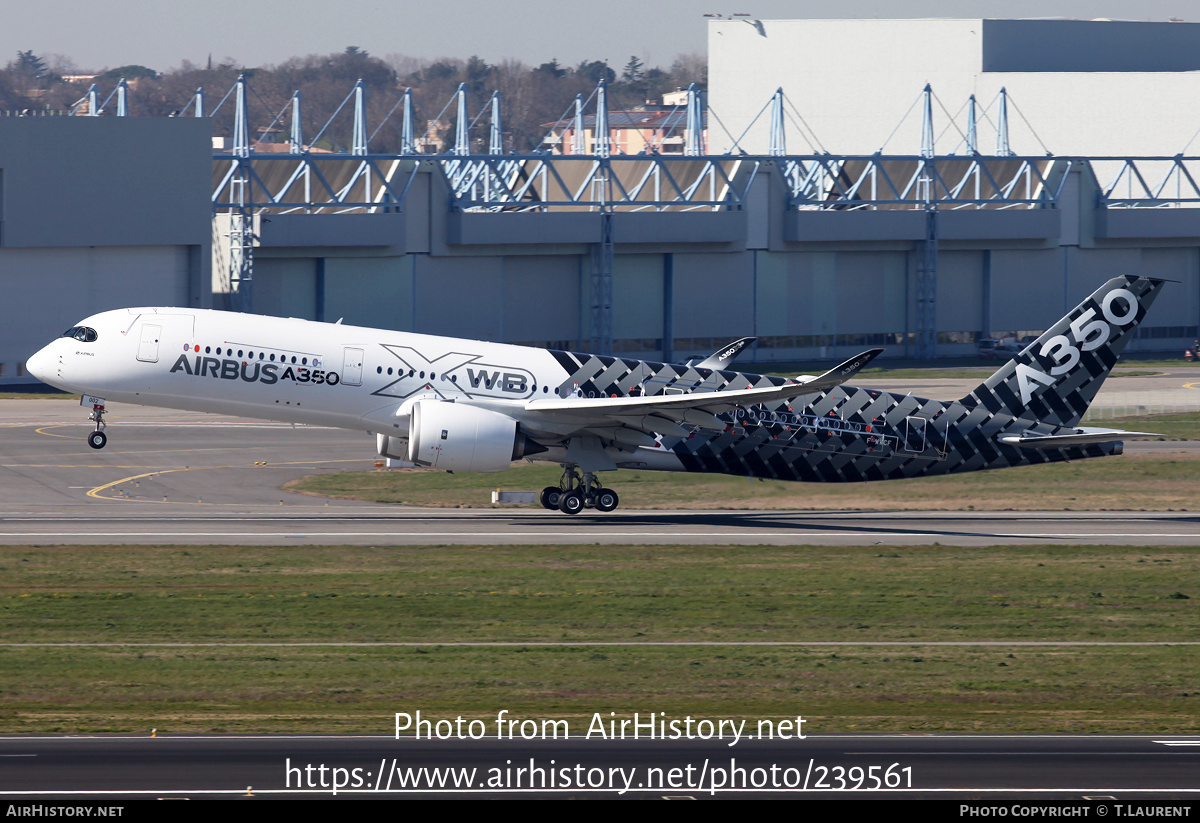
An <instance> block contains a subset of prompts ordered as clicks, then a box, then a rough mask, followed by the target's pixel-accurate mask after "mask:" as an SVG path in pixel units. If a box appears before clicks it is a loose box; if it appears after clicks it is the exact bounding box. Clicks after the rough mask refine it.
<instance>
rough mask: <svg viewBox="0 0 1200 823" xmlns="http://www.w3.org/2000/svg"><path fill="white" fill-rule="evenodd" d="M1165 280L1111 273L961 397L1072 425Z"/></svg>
mask: <svg viewBox="0 0 1200 823" xmlns="http://www.w3.org/2000/svg"><path fill="white" fill-rule="evenodd" d="M1164 283H1166V281H1165V280H1156V279H1153V278H1149V277H1133V276H1125V277H1114V278H1113V279H1112V280H1109V281H1108V282H1107V283H1105V284H1104V285H1103V286H1101V287H1100V288H1098V289H1096V291H1095V292H1093V293H1092V295H1091V296H1090V297H1088V298H1087V299H1086V300H1084V301H1083V302H1082V303H1080V304H1079V305H1078V306H1076V307H1075V308H1074V309H1072V310H1071V313H1070V314H1068V315H1067V316H1066V317H1064V318H1063V319H1062V320H1059V321H1058V322H1057V323H1055V324H1054V325H1053V326H1052V327H1051V328H1050V329H1048V330H1047V331H1046V332H1045V333H1044V334H1043V335H1042V336H1041V337H1039V338H1038V339H1037V340H1035V341H1034V342H1032V343H1030V344H1029V345H1028V346H1026V347H1025V348H1024V349H1023V350H1022V351H1021V352H1020V353H1019V354H1018V355H1017V356H1016V357H1014V358H1013V359H1012V360H1010V361H1009V362H1008V363H1006V364H1005V365H1004V366H1002V367H1001V368H1000V370H999V371H997V372H996V373H995V374H993V375H992V376H991V377H989V378H988V379H987V380H985V381H984V382H983V384H982V385H980V386H979V387H978V388H977V389H975V391H973V392H971V393H970V394H969V395H967V396H966V397H964V398H963V399H962V403H963V405H965V406H969V407H975V406H984V407H985V408H987V409H988V410H989V411H991V412H992V413H993V414H996V413H1007V414H1011V415H1013V416H1014V417H1021V418H1025V419H1028V420H1035V421H1039V422H1043V423H1050V424H1052V425H1055V426H1074V425H1076V424H1078V423H1079V420H1080V419H1081V418H1082V417H1083V414H1084V412H1086V411H1087V408H1088V406H1089V405H1090V404H1091V402H1092V400H1094V399H1095V397H1096V392H1098V391H1099V390H1100V386H1101V385H1102V384H1103V383H1104V378H1106V377H1108V373H1109V372H1110V371H1111V370H1112V367H1113V366H1114V365H1115V364H1116V362H1117V358H1118V357H1120V355H1121V352H1123V351H1124V350H1125V347H1126V346H1127V345H1129V341H1130V340H1132V339H1133V335H1134V331H1135V330H1136V329H1137V327H1138V324H1139V323H1141V322H1142V318H1143V317H1145V316H1146V310H1147V309H1149V308H1150V304H1151V303H1153V302H1154V298H1156V297H1157V296H1158V293H1159V291H1161V290H1162V287H1163V284H1164Z"/></svg>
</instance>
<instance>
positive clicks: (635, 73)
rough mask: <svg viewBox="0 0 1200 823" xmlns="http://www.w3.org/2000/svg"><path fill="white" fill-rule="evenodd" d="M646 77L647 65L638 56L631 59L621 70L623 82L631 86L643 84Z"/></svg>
mask: <svg viewBox="0 0 1200 823" xmlns="http://www.w3.org/2000/svg"><path fill="white" fill-rule="evenodd" d="M645 76H646V67H645V64H644V63H642V61H641V60H639V59H638V58H637V55H636V54H635V55H632V56H631V57H630V58H629V62H628V63H626V64H625V68H624V69H622V70H621V82H622V83H625V84H627V85H630V86H632V85H635V84H638V83H641V82H642V80H643V79H644V78H645Z"/></svg>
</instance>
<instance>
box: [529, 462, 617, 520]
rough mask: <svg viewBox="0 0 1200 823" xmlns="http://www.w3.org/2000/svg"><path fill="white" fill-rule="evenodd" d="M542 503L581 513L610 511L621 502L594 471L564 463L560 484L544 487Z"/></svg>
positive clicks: (541, 497)
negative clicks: (601, 482)
mask: <svg viewBox="0 0 1200 823" xmlns="http://www.w3.org/2000/svg"><path fill="white" fill-rule="evenodd" d="M539 499H540V501H541V504H542V506H543V507H544V508H547V509H558V510H559V511H560V512H563V513H564V514H579V513H580V512H581V511H583V510H584V509H596V510H597V511H602V512H610V511H612V510H613V509H615V508H616V507H617V506H618V505H620V503H621V498H620V497H619V496H617V493H616V492H615V491H613V490H612V489H606V488H604V487H602V486H601V485H600V483H599V481H598V480H596V475H595V473H594V472H586V473H584V472H580V471H579V467H578V466H574V465H564V466H563V475H562V479H561V480H559V481H558V486H547V487H546V488H544V489H542V494H541V496H540V498H539Z"/></svg>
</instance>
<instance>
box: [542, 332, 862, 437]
mask: <svg viewBox="0 0 1200 823" xmlns="http://www.w3.org/2000/svg"><path fill="white" fill-rule="evenodd" d="M882 351H883V349H871V350H869V351H865V352H863V353H862V354H859V355H856V356H854V357H852V358H850V359H849V360H847V361H846V362H845V363H842V364H841V365H839V366H835V367H834V368H832V369H830V370H829V371H827V372H825V373H824V374H822V375H821V376H819V377H812V378H808V379H805V378H798V379H796V380H793V381H791V382H788V383H786V384H784V385H782V386H766V387H763V388H757V389H750V388H747V389H732V390H728V389H727V390H725V391H698V392H693V393H691V394H666V395H662V394H659V395H652V396H648V397H594V398H593V397H563V398H547V399H544V400H531V401H529V402H528V403H526V404H525V409H526V411H528V412H533V413H535V414H537V415H538V416H543V417H544V418H546V419H551V420H555V421H559V422H560V423H566V422H572V423H575V424H576V425H578V427H579V428H581V429H583V428H596V427H606V426H614V425H615V426H628V427H630V428H634V429H638V430H641V431H652V432H660V433H663V434H679V433H680V432H681V431H682V430H681V429H680V427H679V426H678V423H679V422H682V421H684V420H688V421H691V422H695V423H698V424H702V423H704V422H710V421H711V420H712V416H713V415H716V414H720V413H721V412H726V411H731V410H733V409H736V408H738V407H739V406H752V405H756V404H759V403H770V402H773V401H778V400H788V399H790V398H793V397H801V396H803V395H806V394H816V393H819V392H827V391H829V390H830V389H832V388H835V387H836V386H839V385H841V384H842V383H844V382H846V381H847V380H849V379H850V378H851V377H853V376H854V375H855V374H857V373H858V372H859V371H860V370H861V369H862V368H863V367H864V366H866V365H867V364H868V363H870V362H871V361H872V360H874V359H875V358H876V357H877V356H878V355H879V353H880V352H882Z"/></svg>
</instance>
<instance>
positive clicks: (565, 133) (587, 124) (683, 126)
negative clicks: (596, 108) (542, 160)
mask: <svg viewBox="0 0 1200 823" xmlns="http://www.w3.org/2000/svg"><path fill="white" fill-rule="evenodd" d="M703 123H704V132H703V134H702V135H701V138H700V142H701V145H702V146H703V145H706V144H707V142H708V119H707V116H705V118H704V120H703ZM543 128H545V129H547V131H548V134H547V136H546V139H545V140H544V141H543V142H542V148H543V149H545V150H549V151H551V152H553V153H554V154H574V153H575V121H574V119H568V120H560V121H559V122H557V123H545V124H543ZM608 140H609V149H608V150H609V153H610V154H683V152H684V146H685V145H686V144H687V109H686V107H685V106H684V105H678V106H671V105H667V104H663V105H657V104H653V103H648V104H647V105H646V106H645V107H643V108H641V109H635V110H633V111H610V112H609V113H608ZM595 145H596V115H594V114H588V115H585V116H584V118H583V153H584V154H594V153H595Z"/></svg>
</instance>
